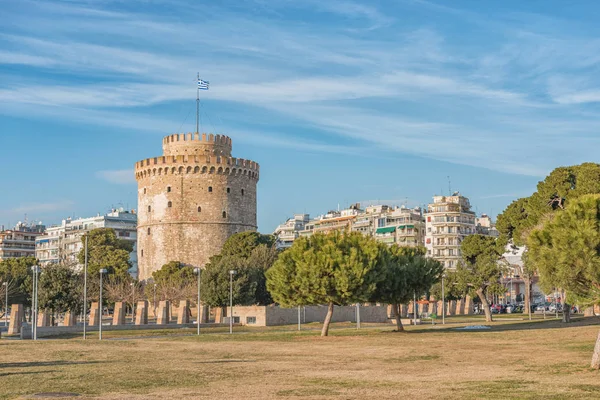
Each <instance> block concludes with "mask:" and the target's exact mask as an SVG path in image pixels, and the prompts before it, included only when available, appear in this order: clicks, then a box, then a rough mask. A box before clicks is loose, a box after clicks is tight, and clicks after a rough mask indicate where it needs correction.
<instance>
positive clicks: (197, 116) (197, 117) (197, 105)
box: [196, 72, 200, 134]
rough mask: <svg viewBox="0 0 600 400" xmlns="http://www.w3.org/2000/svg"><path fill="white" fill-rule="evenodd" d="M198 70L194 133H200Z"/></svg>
mask: <svg viewBox="0 0 600 400" xmlns="http://www.w3.org/2000/svg"><path fill="white" fill-rule="evenodd" d="M199 82H200V72H198V76H197V78H196V133H197V134H200V132H199V130H198V121H199V119H200V85H199V84H198V83H199Z"/></svg>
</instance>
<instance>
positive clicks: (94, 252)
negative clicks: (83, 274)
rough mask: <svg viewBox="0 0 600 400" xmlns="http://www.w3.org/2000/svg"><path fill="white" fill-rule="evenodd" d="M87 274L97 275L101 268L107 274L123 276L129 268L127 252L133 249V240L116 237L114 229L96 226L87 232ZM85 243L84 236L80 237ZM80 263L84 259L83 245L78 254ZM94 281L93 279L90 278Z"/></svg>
mask: <svg viewBox="0 0 600 400" xmlns="http://www.w3.org/2000/svg"><path fill="white" fill-rule="evenodd" d="M87 235H88V274H89V275H90V276H98V273H99V272H100V270H101V269H103V268H104V269H106V270H108V274H109V275H112V274H114V275H117V276H122V277H125V276H126V275H128V270H129V268H131V262H130V261H129V254H130V253H131V252H132V251H133V242H131V241H129V240H123V239H118V238H117V235H116V233H115V230H114V229H111V228H98V229H94V230H92V231H90V232H89V233H88V234H87ZM81 241H82V242H83V243H85V236H84V237H82V238H81ZM78 260H79V262H80V263H81V264H83V263H84V260H85V247H83V248H82V249H81V251H80V252H79V254H78ZM92 282H95V280H92Z"/></svg>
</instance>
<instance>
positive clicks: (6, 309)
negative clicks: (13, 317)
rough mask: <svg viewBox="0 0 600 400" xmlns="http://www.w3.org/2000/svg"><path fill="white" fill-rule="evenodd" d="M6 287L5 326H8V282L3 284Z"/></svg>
mask: <svg viewBox="0 0 600 400" xmlns="http://www.w3.org/2000/svg"><path fill="white" fill-rule="evenodd" d="M2 286H4V296H5V298H4V326H8V282H2Z"/></svg>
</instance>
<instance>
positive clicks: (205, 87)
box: [198, 79, 209, 90]
mask: <svg viewBox="0 0 600 400" xmlns="http://www.w3.org/2000/svg"><path fill="white" fill-rule="evenodd" d="M208 84H209V83H208V81H203V80H202V79H198V89H201V90H208Z"/></svg>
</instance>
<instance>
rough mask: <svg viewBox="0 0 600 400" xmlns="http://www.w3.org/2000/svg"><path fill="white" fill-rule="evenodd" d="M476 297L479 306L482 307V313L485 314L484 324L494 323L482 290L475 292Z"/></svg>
mask: <svg viewBox="0 0 600 400" xmlns="http://www.w3.org/2000/svg"><path fill="white" fill-rule="evenodd" d="M477 296H479V300H481V306H482V307H483V312H484V313H485V320H486V322H494V320H493V319H492V311H491V310H490V303H488V300H487V298H486V297H485V294H484V293H483V289H478V290H477Z"/></svg>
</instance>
